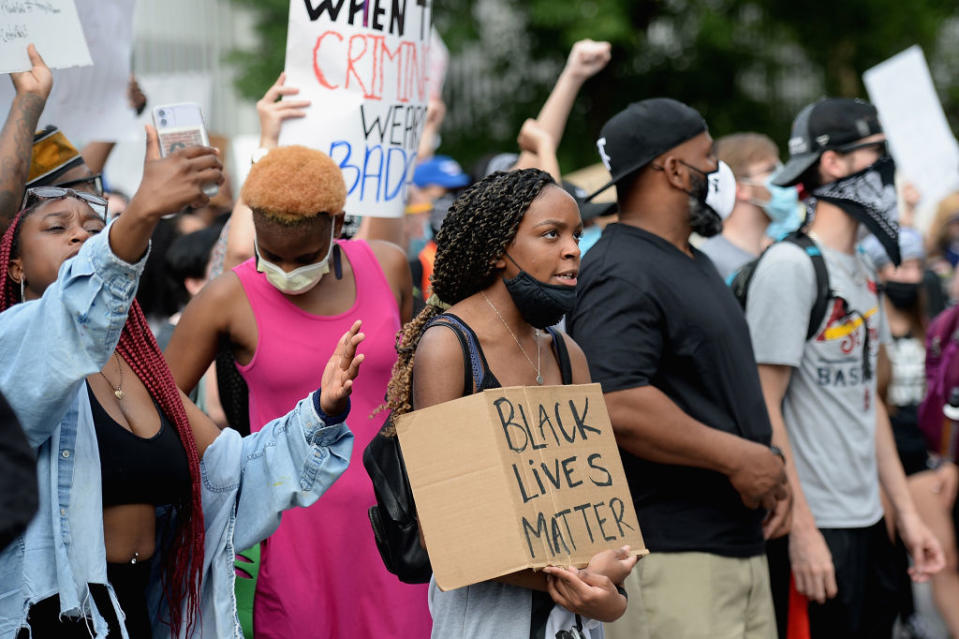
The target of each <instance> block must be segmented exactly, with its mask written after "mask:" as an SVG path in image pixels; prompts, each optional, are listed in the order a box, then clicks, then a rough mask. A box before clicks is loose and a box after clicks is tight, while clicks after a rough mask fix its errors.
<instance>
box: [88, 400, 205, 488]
mask: <svg viewBox="0 0 959 639" xmlns="http://www.w3.org/2000/svg"><path fill="white" fill-rule="evenodd" d="M87 394H88V395H89V396H90V408H91V410H92V411H93V424H94V426H95V427H96V431H97V447H98V448H99V449H100V476H101V483H102V484H103V505H104V506H117V505H120V504H153V505H155V506H164V505H167V504H179V503H181V502H183V501H185V500H187V499H189V498H190V465H189V462H188V461H187V458H186V451H185V450H184V449H183V445H182V444H181V443H180V438H179V437H178V436H177V433H176V430H175V429H174V428H173V424H171V423H170V420H169V419H167V417H166V415H164V414H163V411H162V410H160V407H159V406H157V413H159V415H160V430H159V431H157V434H156V435H154V436H153V437H149V438H146V437H140V436H138V435H135V434H133V433H131V432H130V431H128V430H127V429H126V428H124V427H123V426H121V425H120V424H118V423H117V422H116V421H115V420H114V419H113V418H112V417H110V415H109V414H108V413H107V412H106V410H104V408H103V406H101V405H100V402H98V401H97V398H96V396H95V395H94V394H93V390H92V389H91V388H90V385H89V384H87ZM154 405H155V404H154Z"/></svg>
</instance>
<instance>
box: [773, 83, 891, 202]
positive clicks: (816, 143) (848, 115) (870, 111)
mask: <svg viewBox="0 0 959 639" xmlns="http://www.w3.org/2000/svg"><path fill="white" fill-rule="evenodd" d="M876 133H882V125H881V124H879V113H878V112H877V111H876V107H874V106H873V105H871V104H869V103H868V102H866V101H865V100H860V99H858V98H855V99H854V98H822V99H821V100H819V101H818V102H813V103H812V104H809V105H807V106H806V107H804V108H803V110H802V111H800V112H799V115H797V116H796V119H795V120H793V128H792V135H790V136H789V161H788V162H786V166H784V167H783V169H782V171H780V172H779V174H778V175H777V176H776V178H775V179H774V180H773V184H776V185H778V186H792V185H793V184H796V183H797V182H798V181H799V178H800V177H802V174H803V173H805V172H806V170H807V169H808V168H809V167H811V166H812V165H813V164H815V163H816V162H817V161H818V160H819V157H820V156H821V155H822V154H823V152H825V151H829V150H835V149H838V148H839V147H841V146H843V145H846V144H849V143H850V142H855V141H856V140H861V139H863V138H867V137H869V136H870V135H875V134H876Z"/></svg>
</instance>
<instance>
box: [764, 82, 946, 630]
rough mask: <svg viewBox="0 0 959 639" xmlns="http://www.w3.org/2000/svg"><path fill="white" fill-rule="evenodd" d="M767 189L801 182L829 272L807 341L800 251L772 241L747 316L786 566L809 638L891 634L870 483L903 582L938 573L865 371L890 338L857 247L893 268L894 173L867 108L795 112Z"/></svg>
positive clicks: (810, 299)
mask: <svg viewBox="0 0 959 639" xmlns="http://www.w3.org/2000/svg"><path fill="white" fill-rule="evenodd" d="M789 152H790V158H789V162H788V163H787V164H786V166H785V167H784V168H783V170H782V171H780V172H779V173H778V174H777V176H776V177H775V178H774V180H773V183H774V184H776V185H778V186H792V185H795V184H797V183H799V184H802V186H803V188H804V190H805V192H806V193H809V194H810V195H811V197H812V198H814V200H815V202H814V204H813V206H814V214H813V219H812V223H811V224H810V226H809V236H810V237H811V238H812V240H813V241H814V242H815V246H816V248H817V249H818V250H819V251H820V252H821V254H822V256H823V258H824V262H825V266H826V271H827V274H828V282H829V285H828V298H827V307H826V311H827V312H826V313H825V315H824V318H823V320H822V321H821V324H820V326H819V327H818V328H817V327H814V329H813V330H814V334H813V336H812V337H811V338H810V339H807V337H806V336H807V331H808V330H809V328H810V327H809V323H810V315H811V312H812V309H813V306H814V303H815V301H816V299H817V276H816V273H815V270H814V266H813V263H812V260H810V257H809V255H807V254H806V252H805V251H803V250H802V249H800V248H799V247H797V246H795V245H793V244H790V243H779V244H777V245H775V246H773V247H772V248H770V250H769V251H768V252H767V254H766V255H765V256H764V257H763V259H762V260H761V261H760V262H759V265H758V267H757V268H756V271H755V273H754V276H753V278H752V281H751V284H750V287H749V292H748V298H747V303H746V317H747V320H748V322H749V328H750V332H751V335H752V341H753V349H754V351H755V354H756V361H757V363H758V366H759V377H760V380H761V381H762V388H763V394H764V396H765V399H766V408H767V410H768V411H769V415H770V418H771V420H772V424H773V442H774V443H775V444H776V445H777V446H779V447H780V448H781V449H782V450H783V451H784V453H785V457H786V468H787V472H788V475H789V481H790V485H791V487H792V492H793V496H794V500H793V505H792V525H791V527H790V528H789V529H788V530H789V550H788V554H789V562H790V564H791V568H792V578H793V579H794V580H795V586H796V589H797V590H798V592H799V593H800V594H802V595H804V596H806V597H807V598H808V600H809V606H808V617H809V625H810V631H811V635H812V637H813V639H819V638H821V637H864V638H865V637H869V638H873V637H889V636H890V635H891V632H892V624H893V620H894V618H895V614H896V606H895V601H894V598H895V591H896V582H895V569H896V565H895V559H894V555H893V552H892V544H891V543H890V540H889V536H888V535H887V534H886V529H885V525H884V523H883V521H882V515H883V512H882V506H881V504H880V499H879V487H880V485H882V487H883V489H884V491H885V493H886V495H887V496H888V498H889V500H890V502H891V507H892V509H893V511H894V513H895V519H896V528H897V530H898V532H899V536H900V537H901V538H902V540H903V542H904V543H905V545H906V548H907V549H908V550H909V553H910V555H911V556H912V559H913V567H912V568H911V569H910V572H911V574H912V575H913V576H914V578H915V579H926V578H928V575H930V574H933V573H935V572H938V571H939V570H940V569H941V568H942V565H943V555H942V549H941V547H940V545H939V542H938V541H937V540H936V538H935V537H934V536H933V535H932V533H931V532H930V531H929V529H928V528H927V527H926V525H925V523H923V521H922V519H921V518H920V517H919V515H918V513H917V511H916V507H915V503H914V502H913V500H912V498H911V496H910V494H909V490H908V487H907V484H906V479H905V475H904V474H903V470H902V465H901V464H900V462H899V457H898V455H897V454H896V448H895V443H894V439H893V435H892V430H891V428H890V426H889V419H888V415H887V413H886V410H885V406H884V405H883V404H882V403H881V402H879V401H877V395H876V391H877V387H876V375H875V371H876V365H877V360H878V358H879V353H880V349H882V348H883V345H885V344H888V343H889V326H888V322H887V319H886V315H885V312H884V309H883V308H882V306H881V304H880V302H879V298H878V296H877V280H876V274H875V271H874V270H873V269H872V268H871V266H870V265H869V264H867V263H866V262H865V260H863V259H862V258H861V257H860V256H859V255H858V254H857V252H856V243H857V239H858V237H859V234H860V231H861V230H866V231H869V232H872V233H873V234H874V235H875V236H876V237H877V239H878V241H879V242H880V244H881V245H882V247H883V249H884V251H885V252H886V254H887V255H888V256H889V259H890V261H891V262H892V263H893V264H895V265H899V263H900V258H901V255H900V250H899V243H898V224H897V223H896V190H895V185H894V173H895V166H894V164H893V161H892V159H891V158H890V157H889V156H888V154H887V152H886V139H885V135H884V133H883V132H882V128H881V126H880V124H879V118H878V116H877V113H876V109H875V107H873V106H872V105H871V104H869V103H867V102H864V101H861V100H853V99H846V98H825V99H823V100H820V101H819V102H816V103H813V104H810V105H808V106H806V107H805V108H804V109H803V110H802V111H800V113H799V114H798V115H797V116H796V119H795V121H794V122H793V129H792V136H791V138H790V146H789Z"/></svg>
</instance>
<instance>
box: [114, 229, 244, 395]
mask: <svg viewBox="0 0 959 639" xmlns="http://www.w3.org/2000/svg"><path fill="white" fill-rule="evenodd" d="M121 217H122V216H121ZM240 288H241V285H240V280H239V278H237V276H236V275H235V274H234V273H233V272H232V271H227V272H226V273H224V274H223V275H220V276H219V277H217V278H216V279H215V280H213V281H212V282H210V283H209V284H207V285H206V286H204V287H203V288H202V289H201V290H200V292H199V293H198V294H197V295H196V297H194V298H193V299H192V300H190V303H189V304H187V305H186V308H185V309H183V314H182V315H181V316H180V321H179V322H177V325H176V328H175V329H174V331H173V336H172V337H171V338H170V343H169V344H167V347H166V350H165V351H164V352H163V356H164V357H165V358H166V360H167V364H168V365H169V366H170V371H171V372H172V373H173V379H174V380H175V381H176V385H177V387H178V388H179V389H180V390H181V391H184V392H187V393H189V392H190V391H191V390H193V388H194V387H195V386H196V385H197V382H199V381H200V378H201V377H202V376H203V373H205V372H206V370H207V369H208V368H209V367H210V364H212V363H213V360H214V358H215V357H216V350H217V346H218V344H219V341H220V336H221V335H229V334H230V318H231V317H233V316H234V315H235V314H234V313H233V311H232V309H233V305H234V303H235V302H234V300H236V299H238V295H237V293H240V295H239V297H240V298H242V297H243V296H242V291H239V290H238V289H240Z"/></svg>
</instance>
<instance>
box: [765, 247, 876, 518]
mask: <svg viewBox="0 0 959 639" xmlns="http://www.w3.org/2000/svg"><path fill="white" fill-rule="evenodd" d="M817 244H818V246H819V247H820V250H821V251H822V254H823V257H824V258H825V262H826V268H827V270H828V272H829V283H830V287H831V289H832V291H833V292H834V293H835V294H836V295H838V296H840V297H842V298H844V299H845V300H846V301H847V302H848V308H849V310H850V311H851V312H850V313H849V314H846V313H844V311H843V307H842V303H841V302H840V300H837V299H832V300H830V302H829V306H828V308H827V311H826V316H825V318H824V319H823V322H822V324H821V325H820V327H819V330H818V331H817V333H816V335H815V336H814V337H813V338H811V339H810V340H808V341H807V340H806V332H807V329H808V326H809V316H810V313H811V311H812V307H813V304H814V302H815V298H816V274H815V270H814V267H813V263H812V259H811V258H810V256H809V255H807V254H806V253H805V251H804V250H803V249H802V248H800V247H798V246H796V245H795V244H791V243H788V242H782V243H779V244H776V245H774V246H773V247H771V248H770V249H769V251H768V252H767V253H766V255H765V256H763V258H762V260H760V262H759V264H758V266H757V268H756V272H755V274H754V275H753V280H752V282H751V284H750V287H749V292H748V296H747V305H746V320H747V322H748V324H749V330H750V334H751V336H752V341H753V350H754V351H755V354H756V361H757V362H758V363H759V364H781V365H786V366H791V367H793V369H794V370H793V373H792V377H791V379H790V382H789V387H788V389H787V391H786V396H785V398H784V400H783V418H784V420H785V422H786V430H787V432H788V434H789V443H790V445H791V446H792V452H793V456H794V457H795V462H796V469H797V471H798V473H799V481H800V484H801V486H802V489H803V493H804V494H805V496H806V500H807V501H808V502H809V507H810V509H811V510H812V513H813V515H814V517H815V519H816V525H817V526H818V527H819V528H861V527H866V526H871V525H872V524H875V523H876V522H877V521H879V518H880V517H881V516H882V506H881V505H880V502H879V475H878V470H877V464H876V401H877V398H876V375H875V371H876V360H877V358H878V352H879V343H880V341H881V342H882V343H884V344H888V343H889V341H890V338H889V329H888V325H887V323H886V319H885V314H884V311H883V309H882V304H881V303H880V299H879V296H878V295H877V292H876V276H875V271H874V269H873V268H872V267H871V266H870V265H869V263H868V261H867V260H866V259H865V257H864V256H862V255H858V254H857V255H848V254H845V253H841V252H839V251H834V250H831V249H828V248H825V247H823V246H822V245H821V244H819V243H818V242H817ZM864 323H865V326H864ZM867 331H868V334H869V365H870V368H871V370H872V376H871V377H870V378H869V379H866V378H865V375H864V374H863V354H864V347H865V337H866V333H867Z"/></svg>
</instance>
